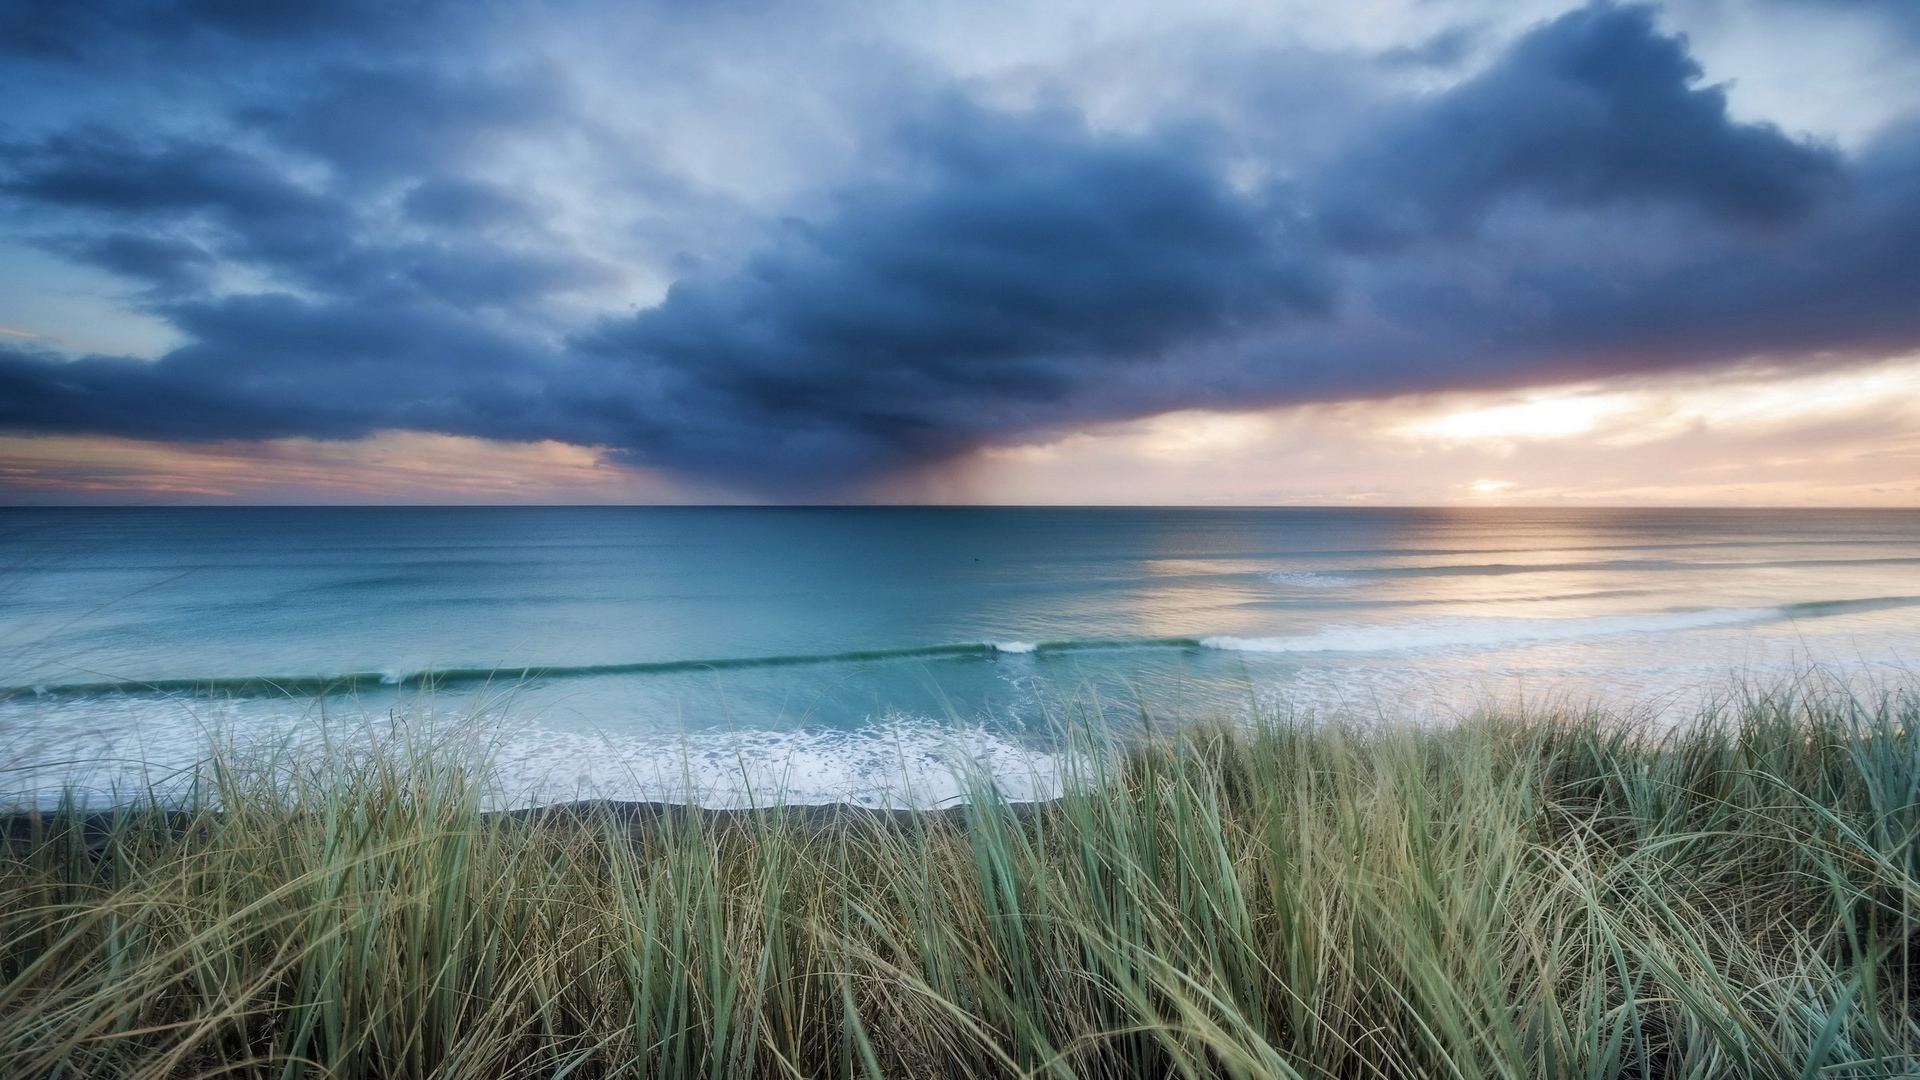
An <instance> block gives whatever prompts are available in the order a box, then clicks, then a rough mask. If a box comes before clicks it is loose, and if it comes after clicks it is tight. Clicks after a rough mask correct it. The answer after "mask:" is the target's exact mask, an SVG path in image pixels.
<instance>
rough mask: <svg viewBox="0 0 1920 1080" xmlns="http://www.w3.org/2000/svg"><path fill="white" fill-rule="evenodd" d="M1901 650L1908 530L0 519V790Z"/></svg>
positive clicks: (1464, 694)
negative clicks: (200, 762) (291, 755)
mask: <svg viewBox="0 0 1920 1080" xmlns="http://www.w3.org/2000/svg"><path fill="white" fill-rule="evenodd" d="M1916 644H1920V511H1830V510H1822V511H1747V510H1714V511H1707V510H1682V511H1665V510H1662V511H1623V510H1349V509H1272V510H1266V509H1262V510H1225V509H1222V510H1210V509H1209V510H1199V509H1144V510H1136V509H759V508H755V509H747V508H726V509H682V508H673V509H667V508H562V509H549V508H537V509H536V508H441V509H412V508H409V509H390V508H355V509H339V508H336V509H257V508H254V509H140V510H123V509H113V510H107V509H88V510H43V509H8V510H0V688H4V689H0V746H4V748H5V751H6V754H7V761H8V767H7V770H6V772H5V773H0V793H5V794H7V795H9V796H10V797H12V798H14V799H20V798H40V797H43V796H44V793H45V792H46V791H47V790H48V789H49V788H51V787H54V786H57V785H60V784H65V783H76V784H79V785H81V786H83V787H86V788H90V789H93V790H98V791H108V790H116V789H117V790H123V791H124V790H126V789H128V788H130V787H134V786H138V785H140V784H143V783H153V782H160V781H161V780H163V779H164V778H165V777H167V776H169V775H171V770H174V769H176V768H178V767H179V766H181V765H183V764H186V763H189V762H191V761H192V760H194V759H195V758H196V757H197V756H198V755H199V754H200V753H201V752H202V751H203V749H204V747H205V745H206V740H207V739H208V737H209V736H210V735H217V736H220V737H226V738H234V739H238V740H242V741H247V740H253V741H261V740H274V739H293V740H295V741H298V740H301V739H310V738H316V737H318V735H317V734H316V733H319V732H325V731H341V730H352V729H354V728H355V727H356V725H357V726H358V727H360V728H365V727H366V726H368V725H369V724H370V723H389V722H391V719H392V718H393V717H395V716H400V717H404V718H407V719H409V721H411V722H425V721H426V719H428V718H431V719H432V720H433V722H436V723H442V722H451V721H452V720H454V719H458V718H462V717H465V718H471V719H472V722H473V723H474V724H475V725H476V726H478V727H480V728H481V729H482V730H484V731H485V732H486V733H487V735H488V736H489V737H490V738H491V739H492V740H493V741H494V743H495V744H496V748H497V752H498V756H499V759H500V761H501V762H502V764H503V767H504V768H505V769H506V771H507V776H508V777H509V780H510V782H511V783H512V784H514V785H516V786H517V787H518V788H519V789H521V791H520V793H521V794H524V795H526V796H527V797H529V798H552V797H571V796H572V795H574V794H578V793H585V792H591V793H596V794H605V795H611V796H617V797H666V798H697V799H700V800H701V801H705V802H710V803H718V802H738V801H741V800H743V799H745V798H748V797H753V798H766V797H769V793H771V792H777V793H778V797H784V798H788V799H796V800H806V801H817V800H822V799H838V798H853V799H858V800H863V801H873V802H894V801H914V800H921V799H925V800H938V799H942V798H947V797H950V796H952V795H953V794H954V793H955V791H956V787H955V784H954V781H953V780H952V777H951V772H952V768H951V766H952V764H953V763H954V762H955V761H956V760H959V759H965V760H968V761H973V762H977V763H979V764H980V765H981V766H982V767H984V768H986V769H988V770H991V771H992V772H993V773H994V774H995V775H996V776H997V777H999V778H1000V781H1001V782H1002V783H1003V784H1005V785H1007V786H1008V787H1009V788H1011V789H1016V790H1021V791H1025V790H1039V789H1041V788H1044V787H1045V785H1046V783H1047V780H1048V775H1047V774H1048V773H1049V771H1057V769H1058V767H1059V761H1058V760H1057V758H1056V757H1055V756H1054V755H1056V754H1057V752H1058V751H1059V749H1060V747H1059V745H1058V742H1057V739H1058V727H1059V722H1060V721H1061V720H1062V719H1063V718H1064V717H1069V716H1073V715H1078V713H1081V712H1085V711H1088V710H1101V711H1104V712H1106V713H1107V714H1108V715H1109V717H1110V718H1116V717H1117V718H1120V719H1122V720H1129V719H1130V718H1133V717H1137V715H1138V711H1139V707H1140V705H1141V704H1142V703H1145V704H1146V705H1148V706H1149V707H1150V708H1151V709H1152V710H1153V711H1154V712H1155V713H1156V714H1157V715H1160V716H1163V717H1165V718H1167V719H1169V720H1170V721H1178V720H1179V719H1181V718H1185V717H1196V716H1206V717H1216V716H1228V717H1232V716H1237V715H1241V714H1244V713H1246V712H1248V711H1249V710H1251V709H1269V708H1290V709H1292V710H1294V711H1296V712H1310V713H1316V714H1325V713H1344V714H1354V713H1358V714H1362V715H1366V716H1374V715H1389V716H1395V717H1400V716H1407V717H1411V718H1422V719H1424V718H1434V717H1439V718H1444V717H1445V716H1447V715H1450V714H1452V713H1455V712H1457V711H1459V710H1461V709H1465V708H1469V707H1471V706H1472V705H1473V704H1475V703H1477V702H1483V701H1487V700H1494V701H1511V700H1514V699H1516V698H1526V699H1531V700H1542V699H1546V698H1555V697H1558V698H1568V697H1573V698H1582V699H1584V698H1589V697H1598V698H1601V699H1604V700H1608V701H1612V702H1614V703H1622V702H1625V703H1630V704H1633V705H1636V706H1641V707H1645V708H1648V709H1649V710H1659V709H1663V708H1664V709H1666V710H1668V711H1670V712H1671V711H1673V710H1676V709H1682V708H1685V707H1688V706H1689V705H1690V703H1691V702H1692V701H1694V700H1697V698H1698V697H1699V696H1700V695H1706V694H1712V693H1716V692H1721V691H1724V690H1725V689H1726V688H1727V686H1728V685H1729V682H1730V680H1731V679H1732V678H1733V677H1735V676H1745V677H1756V676H1757V677H1762V678H1765V677H1775V676H1784V675H1786V674H1791V673H1804V671H1805V670H1806V669H1807V668H1808V666H1809V665H1812V664H1824V665H1829V666H1831V667H1832V668H1834V669H1835V670H1844V672H1845V677H1847V678H1863V677H1864V678H1866V679H1869V680H1871V679H1876V678H1884V679H1891V678H1897V677H1899V676H1900V675H1901V674H1902V673H1904V672H1906V671H1907V670H1909V668H1908V665H1909V663H1910V661H1912V660H1913V659H1914V655H1913V653H1914V646H1915V645H1916ZM1131 722H1137V721H1131Z"/></svg>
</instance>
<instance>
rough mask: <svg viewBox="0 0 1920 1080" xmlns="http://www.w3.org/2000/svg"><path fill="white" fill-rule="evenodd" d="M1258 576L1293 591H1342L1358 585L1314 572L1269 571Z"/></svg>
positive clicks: (1356, 582)
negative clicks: (1293, 589)
mask: <svg viewBox="0 0 1920 1080" xmlns="http://www.w3.org/2000/svg"><path fill="white" fill-rule="evenodd" d="M1260 576H1261V577H1264V578H1266V579H1267V580H1268V581H1271V582H1273V583H1274V584H1275V585H1286V586H1288V587H1290V588H1295V589H1344V588H1347V587H1348V586H1352V585H1358V584H1360V583H1359V582H1358V581H1357V580H1355V579H1353V578H1350V577H1341V576H1340V575H1338V574H1323V573H1320V572H1318V571H1314V570H1269V571H1267V572H1266V573H1264V574H1262V575H1260Z"/></svg>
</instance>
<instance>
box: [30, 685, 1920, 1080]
mask: <svg viewBox="0 0 1920 1080" xmlns="http://www.w3.org/2000/svg"><path fill="white" fill-rule="evenodd" d="M1917 721H1920V699H1917V698H1916V697H1915V696H1914V695H1913V694H1912V693H1910V692H1893V693H1889V694H1886V695H1885V696H1883V697H1880V698H1878V699H1875V700H1872V701H1861V700H1857V699H1854V698H1849V697H1846V696H1844V695H1839V694H1835V693H1823V694H1814V695H1812V696H1801V695H1800V694H1798V693H1797V692H1795V691H1790V690H1783V691H1780V692H1776V693H1770V694H1759V693H1756V694H1751V695H1749V696H1748V698H1747V699H1745V700H1743V701H1740V702H1738V703H1736V704H1733V705H1731V706H1729V707H1728V708H1726V709H1724V710H1721V711H1720V712H1719V713H1717V714H1716V715H1713V716H1710V717H1707V718H1705V719H1703V720H1701V721H1700V722H1698V723H1694V724H1690V725H1687V726H1685V727H1683V728H1681V729H1678V730H1676V731H1673V732H1671V733H1668V734H1664V735H1659V734H1653V733H1650V732H1648V731H1647V730H1645V729H1644V728H1641V727H1637V726H1634V725H1631V724H1625V723H1616V722H1613V721H1612V720H1610V719H1609V718H1608V717H1606V716H1604V715H1599V714H1583V713H1562V714H1558V715H1535V716H1526V717H1514V716H1482V717H1477V718H1473V719H1470V720H1468V721H1467V722H1465V723H1463V724H1461V725H1459V726H1457V727H1451V728H1447V729H1444V730H1439V729H1429V730H1425V731H1419V730H1412V729H1386V728H1381V727H1378V726H1376V727H1372V728H1368V729H1357V728H1342V727H1337V726H1325V725H1304V724H1294V725H1289V724H1281V723H1277V722H1276V723H1272V724H1268V725H1264V726H1261V727H1259V728H1257V729H1255V730H1242V731H1237V732H1229V731H1226V730H1221V729H1199V730H1189V731H1187V732H1185V733H1183V734H1180V735H1164V736H1162V737H1159V738H1156V739H1153V740H1149V741H1147V742H1144V743H1141V744H1139V745H1136V746H1135V747H1134V749H1133V750H1132V752H1130V753H1129V754H1127V755H1126V756H1125V757H1124V758H1121V759H1116V760H1114V762H1113V764H1111V765H1110V766H1108V767H1104V768H1102V769H1101V770H1100V773H1101V774H1100V775H1095V776H1092V777H1087V778H1083V780H1082V781H1080V782H1076V783H1075V784H1073V785H1071V786H1072V790H1071V791H1070V793H1069V794H1068V795H1067V796H1066V797H1064V798H1062V799H1060V800H1059V801H1057V802H1053V803H1049V804H1046V805H1044V806H1041V807H1039V808H1038V809H1035V810H1032V811H1031V812H1016V811H1015V808H1013V807H1010V806H1008V805H1007V804H1005V803H1004V802H1002V801H999V800H997V799H996V798H994V797H993V796H992V795H991V793H990V792H986V791H982V792H980V794H979V797H978V798H977V799H976V800H975V801H974V802H973V803H972V804H971V806H970V808H969V809H967V810H966V811H965V812H964V813H960V814H956V815H948V816H925V817H921V818H918V819H914V820H911V821H900V820H896V819H894V818H892V817H889V816H863V815H859V814H848V815H839V816H834V817H828V818H822V817H820V816H818V815H805V814H792V813H782V812H777V811H776V812H765V813H760V814H750V815H740V816H732V817H710V816H701V815H693V814H674V815H667V816H664V817H648V818H642V819H638V820H631V819H623V818H621V817H619V816H617V815H615V814H613V813H612V812H606V811H596V810H589V811H585V812H583V813H582V814H580V815H579V816H577V817H575V818H570V819H565V820H556V819H544V820H528V819H525V818H517V817H510V816H504V815H490V814H486V813H483V812H482V807H483V805H485V801H486V796H487V794H488V782H487V775H486V772H485V770H484V768H478V767H476V766H474V765H473V764H472V763H471V757H472V756H471V755H470V754H466V753H463V752H460V751H459V750H458V748H452V747H448V746H445V745H434V744H431V743H428V742H424V741H414V742H408V741H405V740H400V741H395V742H389V743H385V744H382V745H381V746H380V747H379V748H378V749H376V750H374V751H373V752H363V753H358V754H344V753H343V754H338V755H336V756H334V757H331V758H329V759H326V760H323V761H319V762H299V761H289V760H277V761H276V760H269V761H256V762H248V761H244V760H241V759H229V760H218V759H216V760H215V761H213V762H212V763H211V764H210V765H209V766H208V772H207V788H206V792H205V795H206V802H207V804H208V805H215V804H217V805H218V806H219V807H220V812H218V813H215V812H213V811H211V810H197V811H190V812H188V813H187V814H184V815H174V816H172V817H167V816H164V815H161V814H158V813H155V812H153V811H152V810H151V809H148V810H145V811H141V810H133V811H129V812H127V813H124V814H121V815H119V816H118V817H116V818H114V819H113V820H112V821H111V822H107V823H104V824H102V823H99V822H96V823H95V825H96V828H95V830H94V831H93V832H92V833H89V832H88V831H87V829H85V828H83V827H82V823H81V822H79V821H77V820H75V819H70V818H60V817H57V816H49V817H48V818H47V819H46V820H44V821H38V822H36V823H33V825H32V828H31V831H30V834H22V835H20V836H18V837H16V838H15V839H14V840H13V841H11V842H10V843H9V845H8V846H7V848H6V852H5V859H4V862H3V863H0V943H3V944H0V1076H4V1077H10V1078H11V1077H42V1076H45V1077H76V1078H78V1077H119V1076H208V1075H223V1076H224V1075H238V1076H263V1077H295V1076H309V1075H326V1076H336V1077H498V1076H514V1077H518V1076H527V1077H534V1076H539V1077H561V1076H571V1077H598V1076H705V1077H714V1078H719V1077H733V1076H827V1075H835V1076H839V1075H845V1076H929V1075H942V1074H945V1075H983V1076H1016V1075H1017V1076H1046V1077H1061V1078H1066V1077H1088V1076H1180V1077H1197V1076H1295V1075H1298V1076H1400V1077H1428V1076H1441V1077H1448V1076H1450V1077H1483V1076H1542V1077H1605V1076H1728V1077H1755V1076H1764V1077H1816V1076H1817V1077H1838V1076H1861V1077H1866V1076H1893V1075H1902V1074H1912V1073H1914V1072H1916V1071H1917V1070H1920V999H1916V991H1917V990H1920V965H1917V964H1916V961H1920V941H1917V940H1916V928H1917V927H1920V921H1916V911H1920V845H1917V844H1916V829H1920V741H1917V740H1916V735H1915V733H1914V732H1915V728H1916V722H1917Z"/></svg>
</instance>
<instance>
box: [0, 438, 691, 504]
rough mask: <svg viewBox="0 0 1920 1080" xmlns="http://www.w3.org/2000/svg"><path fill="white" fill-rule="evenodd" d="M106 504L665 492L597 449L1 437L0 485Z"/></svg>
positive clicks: (667, 492) (518, 498)
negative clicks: (188, 442) (197, 442)
mask: <svg viewBox="0 0 1920 1080" xmlns="http://www.w3.org/2000/svg"><path fill="white" fill-rule="evenodd" d="M8 489H10V490H12V491H14V492H15V493H18V494H22V495H25V496H28V497H31V496H33V495H40V496H58V495H70V496H74V497H77V498H78V499H79V500H80V501H106V502H139V501H156V502H225V501H245V502H259V501H280V500H284V501H289V502H310V501H311V502H389V501H392V502H419V501H428V502H604V501H634V500H651V499H656V498H659V499H665V498H673V497H675V495H676V492H675V491H674V490H673V488H672V487H671V486H670V485H668V484H666V483H664V482H662V481H661V480H659V479H658V478H656V477H654V476H652V475H651V474H649V473H646V472H644V471H641V470H637V469H632V468H627V467H623V466H621V465H619V464H616V463H614V462H612V461H610V460H609V459H608V456H607V454H606V453H605V452H604V451H601V450H597V449H594V448H592V447H585V446H572V445H568V444H566V443H559V442H539V443H503V442H492V441H488V440H484V439H470V438H462V437H457V436H450V435H426V434H417V433H410V432H390V433H387V434H383V435H377V436H374V437H371V438H366V439H357V440H351V441H344V442H325V441H320V440H314V439H275V440H270V441H266V442H221V443H205V444H169V443H149V442H138V441H134V440H129V439H99V438H80V437H42V438H19V437H17V438H4V439H0V490H8Z"/></svg>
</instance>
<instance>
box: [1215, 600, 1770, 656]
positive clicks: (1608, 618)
mask: <svg viewBox="0 0 1920 1080" xmlns="http://www.w3.org/2000/svg"><path fill="white" fill-rule="evenodd" d="M1782 617H1784V616H1783V613H1782V612H1781V611H1780V609H1778V608H1714V609H1709V610H1705V611H1675V612H1663V613H1659V614H1651V615H1603V616H1595V617H1589V618H1569V619H1519V618H1467V617H1463V618H1454V619H1429V620H1422V621H1419V622H1409V623H1400V624H1397V625H1392V626H1362V625H1334V626H1327V627H1323V628H1321V629H1319V630H1317V631H1315V632H1313V633H1311V634H1302V635H1300V636H1298V637H1234V636H1231V635H1219V636H1215V637H1206V638H1201V639H1200V644H1201V645H1203V646H1205V647H1207V648H1209V649H1227V650H1231V651H1235V652H1257V653H1318V652H1354V653H1374V652H1411V651H1425V650H1430V649H1457V648H1472V649H1484V648H1498V647H1501V646H1505V645H1524V644H1528V643H1531V642H1538V641H1568V640H1577V639H1580V638H1589V637H1608V636H1612V635H1615V634H1638V633H1646V634H1657V633H1666V632H1670V631H1676V630H1695V629H1705V628H1708V627H1715V626H1741V625H1751V624H1754V623H1762V622H1770V621H1773V620H1775V619H1779V618H1782Z"/></svg>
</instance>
